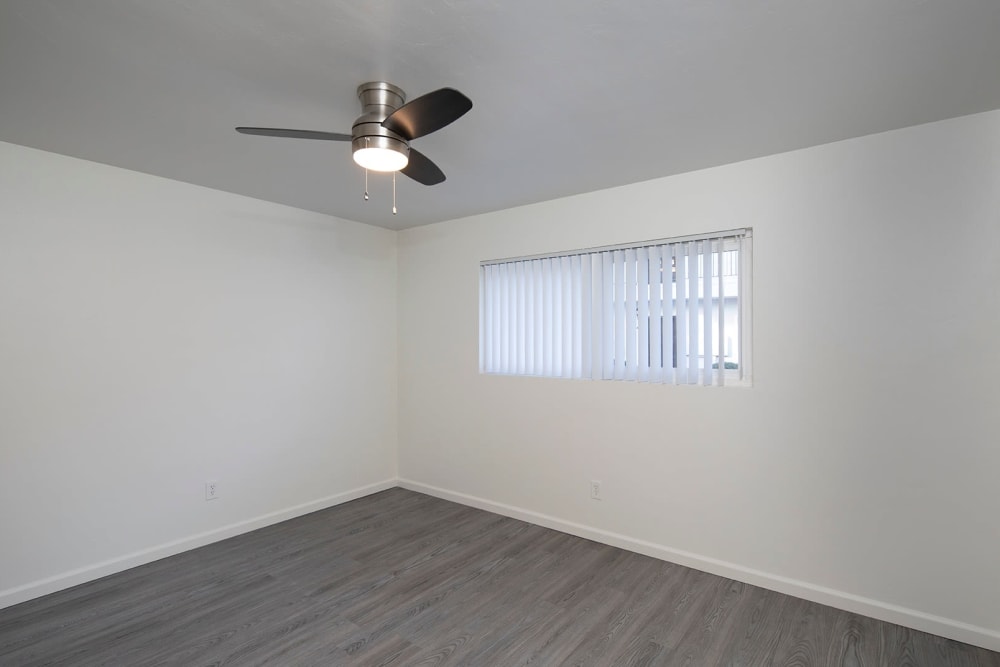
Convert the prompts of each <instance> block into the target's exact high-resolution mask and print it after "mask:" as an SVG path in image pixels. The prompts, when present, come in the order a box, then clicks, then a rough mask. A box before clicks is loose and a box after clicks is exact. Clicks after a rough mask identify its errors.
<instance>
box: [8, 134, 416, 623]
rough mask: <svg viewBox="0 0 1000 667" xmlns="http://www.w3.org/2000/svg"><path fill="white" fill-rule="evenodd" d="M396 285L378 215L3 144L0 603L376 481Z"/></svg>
mask: <svg viewBox="0 0 1000 667" xmlns="http://www.w3.org/2000/svg"><path fill="white" fill-rule="evenodd" d="M395 290H396V237H395V234H394V233H393V232H389V231H386V230H381V229H375V228H372V227H369V226H365V225H360V224H356V223H351V222H345V221H341V220H336V219H333V218H330V217H327V216H323V215H319V214H314V213H309V212H305V211H301V210H296V209H292V208H288V207H284V206H279V205H276V204H270V203H266V202H261V201H257V200H253V199H248V198H245V197H239V196H235V195H230V194H226V193H222V192H218V191H213V190H208V189H205V188H200V187H195V186H192V185H187V184H183V183H178V182H174V181H169V180H165V179H160V178H155V177H152V176H147V175H144V174H139V173H135V172H130V171H125V170H121V169H116V168H112V167H108V166H104V165H99V164H95V163H91V162H85V161H82V160H75V159H72V158H67V157H63V156H58V155H54V154H51V153H44V152H41V151H36V150H31V149H28V148H23V147H20V146H14V145H11V144H3V143H0V606H4V605H6V604H12V603H15V602H18V601H20V600H23V599H27V598H30V597H33V596H36V595H39V594H42V593H45V592H49V591H51V590H56V589H58V588H61V587H64V586H67V585H70V584H73V583H77V582H79V581H83V580H86V579H90V578H94V577H95V576H99V575H102V574H106V573H108V572H111V571H115V570H119V569H123V568H124V567H128V566H131V565H134V564H137V563H139V562H144V561H147V560H151V559H154V558H156V557H160V556H163V555H167V554H169V553H174V552H177V551H181V550H183V549H186V548H191V547H193V546H198V545H200V544H203V543H206V542H210V541H213V540H215V539H220V538H222V537H226V536H228V535H231V534H235V533H238V532H243V531H245V530H249V529H251V528H254V527H257V526H259V525H263V524H266V523H270V522H274V521H278V520H281V519H283V518H287V517H289V516H293V515H296V514H300V513H304V512H306V511H309V510H313V509H319V508H320V507H324V506H327V505H331V504H334V503H336V502H340V501H342V500H346V499H349V498H352V497H356V496H358V495H363V494H364V493H368V492H371V491H373V490H377V489H379V488H387V487H389V486H393V485H394V484H395V481H394V480H395V477H396V443H397V433H396V419H395V405H396V368H397V363H396V313H395V303H396V292H395ZM208 479H216V480H218V481H219V483H220V487H219V488H220V491H221V496H220V498H219V499H217V500H214V501H211V502H206V501H205V500H204V483H205V481H206V480H208Z"/></svg>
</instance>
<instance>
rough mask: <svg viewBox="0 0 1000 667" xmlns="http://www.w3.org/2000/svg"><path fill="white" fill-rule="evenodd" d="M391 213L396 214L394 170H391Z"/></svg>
mask: <svg viewBox="0 0 1000 667" xmlns="http://www.w3.org/2000/svg"><path fill="white" fill-rule="evenodd" d="M392 214H393V215H396V172H392Z"/></svg>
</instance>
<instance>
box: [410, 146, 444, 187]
mask: <svg viewBox="0 0 1000 667" xmlns="http://www.w3.org/2000/svg"><path fill="white" fill-rule="evenodd" d="M399 171H400V173H403V174H406V175H407V176H409V177H410V178H412V179H413V180H415V181H416V182H417V183H423V184H424V185H437V184H438V183H442V182H444V172H443V171H441V170H440V169H439V168H438V166H437V165H436V164H434V163H433V162H431V160H430V158H429V157H427V156H426V155H424V154H423V153H421V152H420V151H418V150H415V149H413V148H411V149H410V161H409V162H408V163H407V165H406V166H405V167H403V168H402V169H400V170H399Z"/></svg>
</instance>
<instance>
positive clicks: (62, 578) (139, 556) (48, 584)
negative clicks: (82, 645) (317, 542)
mask: <svg viewBox="0 0 1000 667" xmlns="http://www.w3.org/2000/svg"><path fill="white" fill-rule="evenodd" d="M396 486H397V480H395V479H387V480H384V481H381V482H376V483H375V484H369V485H367V486H362V487H358V488H356V489H351V490H350V491H345V492H343V493H336V494H334V495H332V496H327V497H325V498H320V499H318V500H313V501H310V502H308V503H303V504H301V505H296V506H294V507H288V508H285V509H283V510H278V511H277V512H270V513H268V514H263V515H261V516H258V517H254V518H252V519H247V520H245V521H238V522H236V523H231V524H229V525H228V526H222V527H221V528H215V529H213V530H208V531H205V532H203V533H198V534H196V535H190V536H188V537H183V538H181V539H179V540H173V541H172V542H167V543H165V544H159V545H157V546H154V547H150V548H148V549H142V550H140V551H134V552H132V553H130V554H125V555H124V556H119V557H117V558H111V559H108V560H105V561H102V562H100V563H94V564H92V565H86V566H84V567H80V568H77V569H75V570H70V571H69V572H63V573H61V574H57V575H54V576H51V577H46V578H45V579H40V580H38V581H32V582H30V583H27V584H24V585H22V586H16V587H14V588H9V589H7V590H5V591H0V609H3V608H4V607H10V606H11V605H15V604H18V603H21V602H26V601H27V600H32V599H34V598H37V597H41V596H43V595H48V594H49V593H55V592H56V591H61V590H63V589H65V588H70V587H71V586H76V585H78V584H83V583H86V582H88V581H93V580H95V579H100V578H101V577H105V576H107V575H109V574H114V573H116V572H121V571H123V570H128V569H129V568H133V567H136V566H138V565H145V564H146V563H151V562H153V561H154V560H159V559H161V558H166V557H167V556H173V555H175V554H179V553H181V552H184V551H189V550H191V549H197V548H198V547H203V546H205V545H206V544H211V543H212V542H218V541H220V540H224V539H227V538H229V537H235V536H236V535H242V534H243V533H249V532H250V531H252V530H257V529H258V528H263V527H265V526H270V525H272V524H275V523H280V522H282V521H287V520H288V519H294V518H295V517H298V516H302V515H304V514H309V513H310V512H315V511H317V510H322V509H326V508H328V507H333V506H334V505H340V504H341V503H346V502H348V501H351V500H355V499H357V498H361V497H364V496H368V495H371V494H373V493H378V492H379V491H385V490H386V489H391V488H394V487H396Z"/></svg>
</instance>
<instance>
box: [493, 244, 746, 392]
mask: <svg viewBox="0 0 1000 667" xmlns="http://www.w3.org/2000/svg"><path fill="white" fill-rule="evenodd" d="M750 243H751V233H750V230H748V229H740V230H733V231H728V232H719V233H717V234H711V235H704V236H698V237H685V238H681V239H668V240H664V241H655V242H651V243H642V244H635V245H630V246H615V247H611V248H598V249H593V250H585V251H579V252H570V253H560V254H558V255H552V256H547V257H528V258H521V259H510V260H499V261H490V262H483V263H482V264H481V265H480V283H479V285H480V288H479V289H480V299H479V302H480V322H479V332H480V338H479V367H480V371H481V372H484V373H502V374H512V375H540V376H546V377H563V378H590V379H614V380H635V381H640V382H664V383H671V384H700V385H711V384H714V385H723V384H725V383H726V382H727V381H734V380H740V379H748V378H749V368H748V366H749V354H748V352H749V350H748V346H749V331H748V327H747V326H746V320H747V319H748V312H749V298H748V297H749V293H750V292H749V282H750V261H751V246H750Z"/></svg>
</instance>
